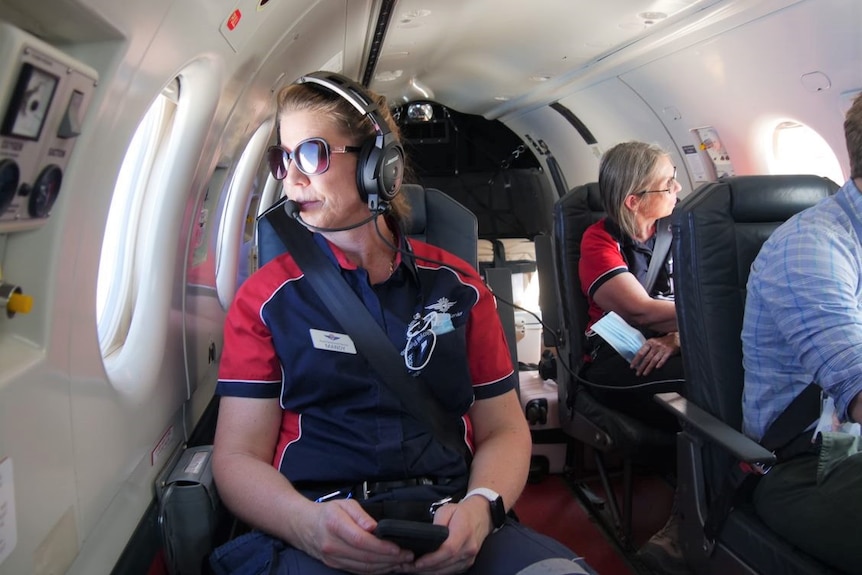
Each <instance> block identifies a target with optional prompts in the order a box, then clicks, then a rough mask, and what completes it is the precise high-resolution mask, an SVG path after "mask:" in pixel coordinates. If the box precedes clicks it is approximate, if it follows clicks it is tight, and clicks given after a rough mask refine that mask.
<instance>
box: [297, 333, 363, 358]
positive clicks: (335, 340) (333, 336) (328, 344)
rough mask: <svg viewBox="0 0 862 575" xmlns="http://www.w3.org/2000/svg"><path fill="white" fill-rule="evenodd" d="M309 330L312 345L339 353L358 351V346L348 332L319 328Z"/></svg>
mask: <svg viewBox="0 0 862 575" xmlns="http://www.w3.org/2000/svg"><path fill="white" fill-rule="evenodd" d="M308 332H309V333H310V334H311V343H312V345H314V347H315V348H317V349H325V350H326V351H337V352H338V353H353V354H355V353H356V346H355V345H353V340H352V339H350V337H348V335H347V334H344V333H335V332H332V331H320V330H319V329H309V330H308Z"/></svg>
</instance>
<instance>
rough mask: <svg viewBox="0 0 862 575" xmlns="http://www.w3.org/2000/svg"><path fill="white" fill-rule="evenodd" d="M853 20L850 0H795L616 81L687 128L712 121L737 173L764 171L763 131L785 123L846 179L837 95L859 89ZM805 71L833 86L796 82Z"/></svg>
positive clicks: (859, 45)
mask: <svg viewBox="0 0 862 575" xmlns="http://www.w3.org/2000/svg"><path fill="white" fill-rule="evenodd" d="M860 22H862V3H859V2H857V1H855V0H818V1H809V2H802V3H798V4H795V5H793V6H791V7H788V8H786V9H784V10H782V11H779V12H776V13H774V14H771V15H769V16H766V17H764V18H761V19H758V20H755V21H753V22H750V23H748V24H746V25H743V26H739V27H737V28H735V29H733V30H731V31H729V32H727V33H725V34H722V35H721V36H719V37H715V38H712V39H709V40H707V41H704V42H702V43H699V44H697V45H694V46H691V47H689V48H686V49H684V50H680V51H678V52H675V53H673V54H670V55H668V56H666V57H663V58H661V59H658V60H656V61H654V62H650V63H648V64H646V65H644V66H642V67H640V68H638V69H636V70H633V71H631V72H628V73H626V74H624V75H623V76H622V78H623V80H624V81H625V82H626V83H627V84H628V85H630V86H631V87H632V88H633V89H634V90H636V91H637V92H638V93H639V94H640V95H641V96H642V97H643V98H644V100H645V101H646V102H648V103H649V105H650V107H651V108H652V109H653V110H655V111H656V113H661V110H663V109H664V108H666V107H669V106H672V107H675V108H677V109H678V110H679V112H680V114H681V116H682V120H681V123H682V124H684V126H685V128H686V129H691V128H696V127H700V126H705V125H711V126H713V127H715V128H716V130H717V131H718V134H719V136H720V137H721V138H722V140H723V144H724V146H725V148H726V149H727V151H728V152H729V153H730V157H731V160H732V162H733V166H734V169H735V171H736V173H737V174H755V173H768V170H769V163H768V158H769V155H770V154H771V144H772V130H773V128H774V126H775V125H777V124H778V123H779V122H781V121H784V120H794V121H802V122H804V123H805V124H807V125H808V126H809V127H811V128H813V129H814V130H816V131H817V132H818V133H819V134H820V135H821V136H823V138H824V139H825V140H826V141H827V142H828V143H829V144H830V146H831V147H832V149H833V151H834V152H835V153H836V155H837V156H838V159H839V162H840V163H841V166H842V168H843V169H844V173H845V176H846V175H847V174H848V173H849V170H848V167H847V166H848V165H847V157H846V156H847V153H846V147H845V143H844V132H843V115H842V110H841V94H842V93H844V92H846V91H849V90H853V89H859V88H862V40H860V36H859V33H858V25H859V23H860ZM813 71H820V72H823V73H824V74H826V75H827V76H828V77H829V78H830V80H831V83H832V86H831V87H830V88H829V89H827V90H823V91H820V92H812V91H810V90H808V89H807V88H805V87H804V86H803V85H802V82H801V80H800V78H801V76H802V75H803V74H806V73H808V72H813ZM839 183H841V182H839Z"/></svg>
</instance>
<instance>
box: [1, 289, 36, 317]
mask: <svg viewBox="0 0 862 575" xmlns="http://www.w3.org/2000/svg"><path fill="white" fill-rule="evenodd" d="M31 309H33V296H30V295H25V294H21V293H13V294H12V295H11V296H9V302H8V303H7V304H6V310H7V311H8V312H10V313H30V310H31Z"/></svg>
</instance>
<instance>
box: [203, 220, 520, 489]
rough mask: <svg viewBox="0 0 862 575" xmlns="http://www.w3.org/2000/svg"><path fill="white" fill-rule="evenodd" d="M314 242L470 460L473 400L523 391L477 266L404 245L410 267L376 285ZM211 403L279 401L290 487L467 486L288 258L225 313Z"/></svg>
mask: <svg viewBox="0 0 862 575" xmlns="http://www.w3.org/2000/svg"><path fill="white" fill-rule="evenodd" d="M313 237H314V240H315V241H316V242H318V244H319V245H320V246H321V247H322V248H323V251H324V253H325V254H326V255H327V257H328V258H330V259H331V260H332V261H333V262H334V263H337V265H338V266H339V269H340V270H341V274H342V276H343V277H344V278H345V279H346V281H347V283H348V284H349V285H350V287H351V288H352V289H353V291H354V292H355V293H356V294H357V296H358V297H359V299H360V300H361V301H362V302H363V303H364V304H365V306H366V307H367V309H368V311H369V312H370V313H371V315H372V316H373V317H374V318H375V319H376V320H377V323H378V324H379V325H380V326H381V327H382V328H383V330H384V331H385V332H386V334H387V335H388V336H389V339H390V340H392V343H393V344H394V345H395V347H396V349H398V350H404V351H402V354H403V355H404V356H405V357H406V359H405V369H407V368H408V366H409V367H412V368H414V369H413V370H411V373H414V374H416V373H419V374H421V377H422V380H421V381H419V380H417V384H421V385H428V386H430V388H431V391H432V393H433V394H434V395H435V396H436V397H437V399H438V400H439V401H440V402H441V404H442V405H443V408H444V410H445V411H447V412H448V413H450V414H451V415H452V417H453V421H458V420H460V421H461V422H462V425H463V431H464V441H465V442H466V444H467V445H468V447H469V448H470V450H471V451H472V449H473V432H472V427H471V425H470V421H469V418H468V416H467V411H468V409H469V408H470V406H471V405H472V403H473V401H474V399H479V400H481V399H485V398H490V397H494V396H497V395H500V394H503V393H505V392H507V391H509V390H511V389H514V387H515V384H516V379H515V378H516V375H517V374H516V373H515V372H514V370H513V366H512V361H511V356H510V355H509V351H508V346H507V344H506V340H505V336H504V335H503V331H502V327H501V325H500V321H499V318H498V316H497V311H496V303H495V300H494V297H493V295H492V294H491V292H490V291H489V290H488V289H487V287H486V286H485V285H484V284H483V282H482V281H481V280H480V279H479V277H478V275H477V274H476V272H475V271H470V270H472V267H471V266H470V264H468V263H466V262H465V261H463V260H461V259H460V258H457V257H456V256H454V255H452V254H450V253H448V252H445V251H443V250H441V249H439V248H436V247H434V246H431V245H429V244H426V243H424V242H420V241H415V240H407V239H402V241H401V245H402V247H409V248H410V249H412V251H413V253H414V254H415V255H416V256H417V257H416V258H415V263H413V262H412V261H410V260H411V258H405V259H403V260H402V258H401V256H400V255H399V256H398V266H397V267H396V269H395V272H394V273H393V274H392V276H391V277H390V278H389V279H388V280H386V281H385V282H383V283H380V284H377V285H374V286H372V285H370V283H369V280H368V274H367V273H366V271H365V270H364V269H362V268H357V267H356V266H355V265H353V264H352V263H350V262H349V261H348V260H347V258H346V257H345V255H344V253H343V252H342V251H341V250H340V249H339V248H337V247H336V246H334V245H332V244H330V243H329V242H327V241H326V239H325V238H324V237H323V236H321V235H319V234H313ZM408 242H409V246H408V245H407V243H408ZM423 256H424V257H427V258H430V259H433V260H437V261H439V262H442V264H440V263H432V262H428V261H424V260H423V259H422V257H423ZM459 270H464V271H469V272H470V273H466V274H465V273H462V272H461V271H459ZM408 328H409V335H408ZM405 352H406V353H405ZM216 393H217V394H219V395H229V396H241V397H255V398H276V397H277V398H279V400H280V402H281V407H282V409H284V416H283V419H282V424H281V429H280V431H279V438H278V444H277V446H276V450H275V454H274V456H273V465H274V466H275V467H276V468H278V469H279V470H280V471H281V472H282V473H283V474H284V475H285V476H286V477H287V478H288V479H289V480H291V481H292V482H294V483H298V482H306V483H314V482H319V483H323V482H326V483H337V482H340V481H344V482H345V483H354V482H359V481H365V480H375V479H377V480H391V479H399V478H405V477H420V476H431V477H437V478H455V477H460V478H464V477H466V475H467V472H468V469H467V463H466V462H465V460H464V458H463V455H462V454H460V453H455V452H454V451H452V450H451V449H448V448H446V447H445V446H444V445H443V444H441V443H440V442H439V441H437V440H436V439H435V438H434V436H433V433H432V432H431V430H430V429H428V428H426V425H425V424H423V423H422V422H420V421H419V420H417V419H415V418H414V417H412V416H411V415H410V414H409V413H407V412H405V411H404V409H403V407H402V406H401V403H400V401H399V400H398V398H397V396H396V395H394V393H392V392H391V391H390V390H389V388H388V386H387V385H386V384H385V383H384V382H382V381H381V380H380V378H379V376H378V375H377V373H376V372H375V371H374V369H373V368H372V366H371V365H370V364H369V363H368V362H367V361H366V360H365V358H364V357H363V356H362V355H360V354H358V353H357V351H356V347H355V344H354V342H353V341H352V340H351V339H350V337H348V336H347V334H346V333H345V332H344V329H343V328H342V327H341V325H340V324H339V322H338V321H337V319H336V318H335V317H334V316H333V315H332V314H331V313H330V312H329V310H328V308H327V307H326V305H325V304H324V302H323V301H322V300H321V299H320V297H318V295H317V293H316V292H315V291H314V289H313V286H312V285H311V284H310V282H309V281H307V280H306V279H305V278H304V277H303V274H302V271H301V270H300V269H299V267H298V266H297V265H296V263H295V262H294V261H293V258H292V257H291V256H290V255H289V254H283V255H280V256H278V257H276V258H274V259H273V260H272V261H270V262H269V263H267V264H266V265H265V266H263V267H262V268H261V269H260V270H258V271H257V272H256V273H255V274H254V275H252V276H251V277H250V278H249V279H248V280H246V281H245V282H244V283H243V284H242V286H241V287H240V289H239V290H238V293H237V295H236V298H235V299H234V302H233V304H232V305H231V308H230V310H229V311H228V314H227V319H226V325H225V341H224V351H223V354H222V358H221V362H220V365H219V380H218V385H217V387H216Z"/></svg>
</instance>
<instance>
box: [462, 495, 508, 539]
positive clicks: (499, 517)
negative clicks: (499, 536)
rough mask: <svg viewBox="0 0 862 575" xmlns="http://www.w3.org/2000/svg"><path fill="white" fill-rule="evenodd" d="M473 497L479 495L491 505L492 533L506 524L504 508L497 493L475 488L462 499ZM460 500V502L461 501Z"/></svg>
mask: <svg viewBox="0 0 862 575" xmlns="http://www.w3.org/2000/svg"><path fill="white" fill-rule="evenodd" d="M473 495H480V496H482V497H484V498H485V499H487V500H488V503H490V504H491V523H492V524H493V525H494V531H496V530H497V529H499V528H500V527H502V526H503V524H504V523H506V507H505V505H503V498H502V497H501V496H500V494H499V493H497V492H496V491H494V490H493V489H488V488H487V487H477V488H476V489H472V490H470V491H468V492H467V495H465V496H464V499H467V498H468V497H471V496H473ZM464 499H462V500H461V501H463V500H464Z"/></svg>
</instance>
